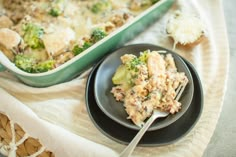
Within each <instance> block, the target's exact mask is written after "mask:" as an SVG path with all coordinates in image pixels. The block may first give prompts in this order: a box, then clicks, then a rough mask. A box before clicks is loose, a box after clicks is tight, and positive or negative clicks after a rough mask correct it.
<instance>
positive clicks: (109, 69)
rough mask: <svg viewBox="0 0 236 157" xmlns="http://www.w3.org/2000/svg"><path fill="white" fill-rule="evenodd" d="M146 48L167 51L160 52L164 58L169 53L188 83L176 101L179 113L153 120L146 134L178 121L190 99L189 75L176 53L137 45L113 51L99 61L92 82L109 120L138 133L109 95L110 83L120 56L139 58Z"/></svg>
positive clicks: (152, 46) (111, 85)
mask: <svg viewBox="0 0 236 157" xmlns="http://www.w3.org/2000/svg"><path fill="white" fill-rule="evenodd" d="M148 49H149V50H151V51H152V50H158V51H159V50H164V51H166V53H163V54H164V55H165V54H168V53H170V54H172V56H173V58H174V60H175V64H176V67H177V69H178V72H184V73H185V74H186V76H187V78H188V80H189V83H188V85H187V86H186V88H185V90H184V93H183V94H182V96H181V98H180V99H179V101H180V102H181V104H182V108H181V110H180V111H179V112H178V113H176V114H173V115H171V114H170V115H168V116H167V117H165V118H159V119H157V120H156V121H154V123H153V124H152V125H151V126H150V128H149V129H148V131H153V130H157V129H160V128H163V127H166V126H168V125H170V124H172V123H173V122H175V121H176V120H177V119H179V118H180V117H181V116H182V115H183V114H184V113H185V112H186V111H187V109H188V108H189V106H190V104H191V101H192V98H193V92H194V84H193V79H192V75H191V73H190V71H189V69H188V67H187V65H186V64H185V63H184V61H183V60H182V59H181V58H180V57H179V55H178V54H176V53H175V52H172V51H170V50H167V49H165V48H162V47H159V46H156V45H150V44H136V45H129V46H124V47H122V48H120V49H118V50H116V51H114V52H112V53H111V54H110V55H108V56H107V57H106V58H105V59H104V60H103V61H102V62H101V65H100V66H99V67H98V70H97V73H96V76H95V81H94V95H95V100H96V102H97V104H98V106H99V108H100V109H101V110H102V111H103V112H104V113H105V114H106V115H107V116H108V117H110V118H111V119H112V120H114V121H116V122H118V123H120V124H121V125H123V126H125V127H128V128H131V129H135V130H139V129H140V127H138V126H136V125H135V124H134V123H133V122H132V121H131V120H129V119H127V117H128V114H127V113H126V111H125V108H124V106H123V103H122V102H117V101H116V100H115V98H114V96H113V94H112V93H111V89H112V87H113V86H114V84H113V83H112V76H113V75H114V73H115V71H116V69H117V67H118V66H119V65H120V64H121V61H120V57H121V56H122V55H124V54H134V55H136V56H139V53H140V52H141V51H145V50H148Z"/></svg>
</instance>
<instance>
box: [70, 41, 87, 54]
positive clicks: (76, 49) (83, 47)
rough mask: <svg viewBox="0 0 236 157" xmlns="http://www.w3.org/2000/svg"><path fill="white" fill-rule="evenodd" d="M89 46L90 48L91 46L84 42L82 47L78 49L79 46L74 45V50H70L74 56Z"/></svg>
mask: <svg viewBox="0 0 236 157" xmlns="http://www.w3.org/2000/svg"><path fill="white" fill-rule="evenodd" d="M90 46H92V44H91V43H89V42H85V43H84V45H83V46H82V47H80V46H79V45H75V46H74V48H73V49H72V52H73V53H74V55H75V56H76V55H78V54H80V53H81V52H83V51H84V50H86V49H87V48H89V47H90Z"/></svg>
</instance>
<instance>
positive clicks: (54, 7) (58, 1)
mask: <svg viewBox="0 0 236 157" xmlns="http://www.w3.org/2000/svg"><path fill="white" fill-rule="evenodd" d="M65 2H66V1H65V0H54V1H53V2H52V3H51V8H50V10H49V14H50V15H52V16H54V17H57V16H59V15H61V14H62V13H63V11H64V9H65V4H66V3H65Z"/></svg>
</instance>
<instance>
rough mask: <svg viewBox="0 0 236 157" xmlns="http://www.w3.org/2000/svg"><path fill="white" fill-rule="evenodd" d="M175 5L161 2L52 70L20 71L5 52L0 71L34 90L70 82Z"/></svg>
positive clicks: (161, 0) (0, 60) (169, 2)
mask: <svg viewBox="0 0 236 157" xmlns="http://www.w3.org/2000/svg"><path fill="white" fill-rule="evenodd" d="M173 3H174V0H160V1H159V2H157V3H155V4H154V5H152V6H151V7H150V8H148V9H146V10H145V11H143V12H142V13H140V14H139V15H138V16H136V17H135V18H134V19H132V21H131V22H128V23H126V24H124V25H123V26H121V27H120V28H118V29H117V30H115V31H114V32H112V33H111V34H109V35H108V36H106V37H105V38H103V39H102V40H100V41H98V42H97V43H95V44H94V45H92V46H91V47H89V48H88V49H86V50H84V51H83V52H82V53H80V54H79V55H77V56H75V57H74V58H72V59H70V60H69V61H67V62H65V63H64V64H62V65H60V66H59V67H57V68H55V69H52V70H50V71H47V72H43V73H27V72H25V71H22V70H20V69H19V68H17V67H16V66H15V64H14V63H12V62H11V61H10V60H9V59H8V58H7V57H6V56H5V55H4V54H3V53H2V52H0V63H1V64H0V71H5V70H9V71H10V72H12V73H13V74H14V75H15V76H16V77H17V78H19V79H20V80H21V81H22V82H24V83H25V84H27V85H30V86H34V87H47V86H51V85H55V84H58V83H62V82H65V81H69V80H71V79H73V78H74V77H76V76H78V75H80V74H81V73H82V72H84V71H85V70H86V69H88V68H89V67H91V66H92V65H93V64H95V63H97V62H98V61H99V60H100V59H101V58H102V57H104V56H105V55H106V54H108V53H109V52H111V50H112V49H115V48H117V47H119V46H121V45H122V44H124V43H125V42H127V41H128V40H130V39H132V38H133V37H134V36H135V35H137V34H138V33H140V32H141V31H142V30H144V29H145V28H146V27H147V26H148V25H150V24H151V23H153V22H154V21H156V20H157V19H158V18H160V17H161V16H163V14H165V12H167V10H168V9H169V8H170V7H171V6H172V4H173Z"/></svg>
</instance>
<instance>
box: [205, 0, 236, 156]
mask: <svg viewBox="0 0 236 157" xmlns="http://www.w3.org/2000/svg"><path fill="white" fill-rule="evenodd" d="M223 5H224V13H225V20H226V25H227V29H228V37H229V46H230V67H229V78H228V83H227V91H226V96H225V100H224V105H223V109H222V112H221V116H220V119H219V121H218V124H217V126H216V130H215V132H214V135H213V137H212V138H211V141H210V143H209V145H208V147H207V149H206V151H205V153H204V155H203V157H236V114H235V111H236V102H235V100H236V83H235V82H234V81H235V80H236V70H235V69H236V8H235V6H236V1H235V0H223Z"/></svg>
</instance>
